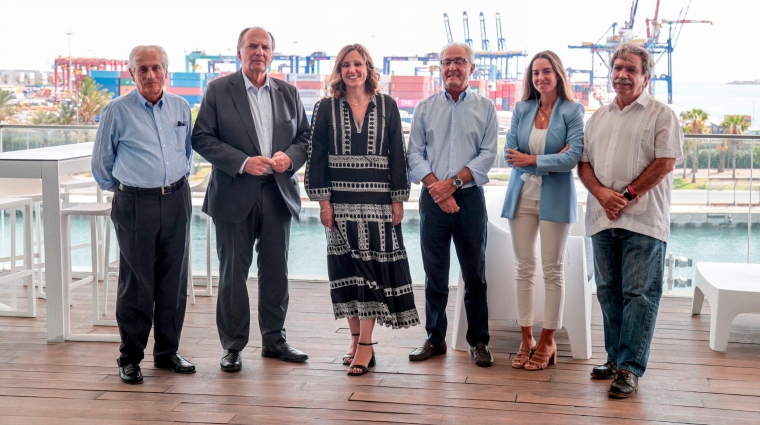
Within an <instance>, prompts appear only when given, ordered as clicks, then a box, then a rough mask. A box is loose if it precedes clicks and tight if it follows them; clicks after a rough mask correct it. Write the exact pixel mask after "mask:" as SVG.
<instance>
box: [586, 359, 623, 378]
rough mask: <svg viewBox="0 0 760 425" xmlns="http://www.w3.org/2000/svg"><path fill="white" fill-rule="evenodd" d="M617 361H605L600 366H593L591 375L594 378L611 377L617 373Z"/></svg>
mask: <svg viewBox="0 0 760 425" xmlns="http://www.w3.org/2000/svg"><path fill="white" fill-rule="evenodd" d="M617 370H618V369H617V363H615V362H607V363H605V364H603V365H601V366H594V368H593V369H591V377H592V378H594V379H612V378H614V377H615V374H616V373H617Z"/></svg>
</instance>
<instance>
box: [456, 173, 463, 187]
mask: <svg viewBox="0 0 760 425" xmlns="http://www.w3.org/2000/svg"><path fill="white" fill-rule="evenodd" d="M463 185H464V182H463V181H462V179H460V178H459V176H454V187H455V188H457V189H461V188H462V186H463Z"/></svg>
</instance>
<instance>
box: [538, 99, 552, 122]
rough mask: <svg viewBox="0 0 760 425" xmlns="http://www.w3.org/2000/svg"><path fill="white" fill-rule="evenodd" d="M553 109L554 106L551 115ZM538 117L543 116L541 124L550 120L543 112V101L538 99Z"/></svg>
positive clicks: (550, 108) (550, 109)
mask: <svg viewBox="0 0 760 425" xmlns="http://www.w3.org/2000/svg"><path fill="white" fill-rule="evenodd" d="M552 109H554V105H551V106H550V107H549V113H550V114H551V111H552ZM538 115H540V116H541V122H544V121H546V120H548V119H549V116H548V115H546V113H545V112H544V111H542V110H541V99H538Z"/></svg>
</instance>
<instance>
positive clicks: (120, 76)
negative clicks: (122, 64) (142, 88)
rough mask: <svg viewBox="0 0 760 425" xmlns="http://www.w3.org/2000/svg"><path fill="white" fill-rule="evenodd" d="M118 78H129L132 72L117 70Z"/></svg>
mask: <svg viewBox="0 0 760 425" xmlns="http://www.w3.org/2000/svg"><path fill="white" fill-rule="evenodd" d="M119 78H129V79H130V80H131V79H132V74H130V73H129V71H121V72H119Z"/></svg>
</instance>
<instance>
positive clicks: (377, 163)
mask: <svg viewBox="0 0 760 425" xmlns="http://www.w3.org/2000/svg"><path fill="white" fill-rule="evenodd" d="M328 158H329V166H330V168H350V169H354V170H364V169H370V168H372V169H376V170H387V169H388V157H385V156H377V155H361V156H357V155H353V156H350V155H329V157H328Z"/></svg>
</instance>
